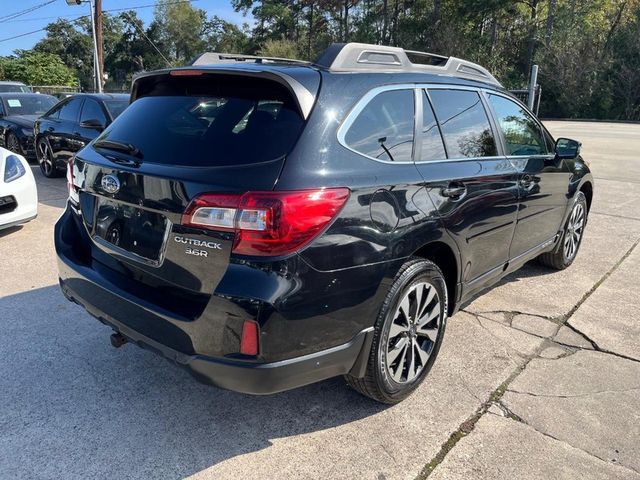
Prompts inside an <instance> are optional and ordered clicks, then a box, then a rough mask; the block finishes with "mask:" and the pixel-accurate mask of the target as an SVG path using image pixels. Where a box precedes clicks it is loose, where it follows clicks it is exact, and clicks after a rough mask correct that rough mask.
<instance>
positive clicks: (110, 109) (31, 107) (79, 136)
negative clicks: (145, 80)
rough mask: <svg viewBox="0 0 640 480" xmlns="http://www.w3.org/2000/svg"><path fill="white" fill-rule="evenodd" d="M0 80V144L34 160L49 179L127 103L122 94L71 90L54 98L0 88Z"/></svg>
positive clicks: (125, 96) (2, 86) (59, 172)
mask: <svg viewBox="0 0 640 480" xmlns="http://www.w3.org/2000/svg"><path fill="white" fill-rule="evenodd" d="M4 83H5V84H3V85H0V87H1V88H0V146H2V147H5V148H7V149H8V150H10V151H12V152H14V153H17V154H19V155H22V156H24V157H25V158H27V159H28V160H37V161H38V163H39V165H40V169H41V170H42V173H43V174H44V175H45V176H46V177H49V178H52V177H57V176H60V175H62V174H63V173H64V168H65V162H66V161H67V160H68V159H69V158H71V157H72V156H73V155H75V153H76V152H78V151H79V150H80V149H81V148H83V147H84V146H85V145H86V144H87V143H89V142H90V141H91V140H93V139H94V138H96V137H97V136H98V134H99V133H100V132H101V131H102V130H104V129H105V128H106V127H107V126H108V125H109V124H110V123H111V122H113V120H114V119H115V118H116V117H117V116H118V115H120V113H122V112H123V111H124V109H125V108H127V106H128V105H129V95H127V94H109V93H103V94H73V95H71V96H68V97H66V98H64V99H62V100H61V101H58V99H57V98H56V97H54V96H51V95H44V94H39V93H29V91H28V90H27V91H24V90H10V91H8V92H7V91H2V90H4V87H6V86H7V85H6V83H7V82H4ZM12 85H13V83H12ZM25 87H26V86H25ZM26 88H28V87H26Z"/></svg>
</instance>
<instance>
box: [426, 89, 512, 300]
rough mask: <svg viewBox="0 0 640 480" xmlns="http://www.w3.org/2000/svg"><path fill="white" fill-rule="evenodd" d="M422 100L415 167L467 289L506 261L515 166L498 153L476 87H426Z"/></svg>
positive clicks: (480, 284)
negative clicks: (449, 238) (458, 257)
mask: <svg viewBox="0 0 640 480" xmlns="http://www.w3.org/2000/svg"><path fill="white" fill-rule="evenodd" d="M421 98H422V104H421V109H422V114H421V115H420V116H419V121H420V119H421V122H422V124H421V125H420V126H419V131H420V132H421V138H420V139H419V140H418V145H419V146H420V148H419V150H418V154H417V156H416V165H417V167H418V170H419V171H420V173H421V174H422V177H423V179H424V182H425V186H426V188H427V191H428V193H429V196H430V197H431V199H432V201H433V203H434V204H435V206H436V208H437V209H438V212H439V213H440V215H441V217H442V220H443V222H444V225H445V227H446V229H447V230H448V232H449V233H450V234H451V235H452V236H453V238H454V240H455V242H456V244H457V245H458V248H459V250H460V255H461V260H462V262H461V265H462V281H463V282H464V283H465V284H466V288H465V292H466V293H467V294H471V293H473V291H476V290H479V289H481V288H483V286H485V285H486V284H487V283H488V282H490V281H491V279H492V278H495V277H497V276H499V275H500V274H501V272H502V270H503V267H504V265H505V264H506V262H507V261H508V259H509V246H510V243H511V239H512V237H513V232H514V228H515V222H516V215H517V207H518V172H517V171H516V169H515V168H514V167H513V166H512V165H511V163H510V162H509V161H508V160H507V159H506V158H505V157H504V156H502V155H501V152H500V151H499V145H498V144H497V142H496V136H495V131H494V127H493V126H492V123H491V121H490V119H489V116H488V115H487V111H486V106H485V104H484V102H483V99H482V96H481V94H480V92H478V91H477V90H475V89H467V88H461V87H459V88H456V87H432V88H429V89H424V90H422V95H421ZM443 139H444V143H443Z"/></svg>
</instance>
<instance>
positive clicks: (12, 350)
mask: <svg viewBox="0 0 640 480" xmlns="http://www.w3.org/2000/svg"><path fill="white" fill-rule="evenodd" d="M548 126H549V127H550V129H551V130H552V132H553V133H554V135H556V136H568V137H573V138H577V139H580V140H582V141H583V144H584V150H583V151H584V156H585V158H587V159H588V160H590V161H591V162H592V165H591V166H592V169H593V171H594V175H595V177H596V182H597V183H596V194H595V199H594V204H593V208H592V213H591V215H590V220H589V225H588V227H587V230H586V237H585V239H584V242H583V246H582V250H581V252H580V254H579V256H578V259H577V260H576V262H575V263H574V265H573V266H572V267H571V268H570V269H568V270H565V271H563V272H551V271H549V270H546V269H543V268H541V267H538V266H536V265H528V266H526V267H525V268H524V269H522V270H521V271H519V272H516V273H515V274H514V275H511V276H510V277H509V278H507V279H505V280H504V281H503V282H501V284H500V285H498V286H497V287H496V288H494V289H492V290H491V291H489V292H487V293H486V294H485V295H483V296H482V297H480V298H479V299H478V300H477V301H476V302H474V303H473V304H471V305H470V306H469V307H467V308H466V309H465V311H464V312H460V313H459V314H458V315H456V316H455V317H453V318H451V319H450V321H449V324H448V327H447V334H446V338H445V341H444V343H443V346H442V349H441V353H440V356H439V358H438V361H437V362H436V364H435V366H434V368H433V370H432V373H431V374H430V376H429V378H428V380H427V382H426V383H425V384H424V385H423V386H422V387H421V388H420V389H419V390H418V391H417V392H416V393H415V394H414V395H412V396H411V397H410V398H409V399H408V400H407V401H405V402H403V403H402V404H400V405H397V406H394V407H384V406H380V405H376V404H373V403H372V402H370V401H368V400H366V399H364V398H362V397H360V396H359V395H357V394H355V393H354V392H352V391H350V390H349V389H348V388H347V387H346V386H345V384H344V382H343V381H342V379H333V380H329V381H326V382H322V383H319V384H317V385H311V386H309V387H305V388H301V389H297V390H294V391H291V392H286V393H282V394H278V395H274V396H270V397H250V396H245V395H240V394H235V393H231V392H225V391H222V390H218V389H215V388H212V387H207V386H203V385H200V384H197V383H195V382H194V381H193V380H192V379H191V377H190V376H189V375H187V374H186V373H185V372H183V371H181V370H179V369H177V368H175V367H173V366H172V365H170V364H169V363H167V362H165V361H164V360H163V359H161V358H159V357H158V356H156V355H154V354H152V353H150V352H146V351H143V350H141V349H138V348H135V347H133V346H131V345H128V346H126V347H124V348H122V349H118V350H115V349H113V348H112V347H111V346H110V345H109V340H108V335H109V333H110V332H109V329H108V328H106V327H104V326H102V325H100V324H99V323H98V322H97V321H95V320H94V319H92V318H90V317H89V316H88V315H87V314H86V313H84V312H83V311H82V310H81V309H80V308H79V307H77V306H75V305H73V304H71V303H69V302H67V301H66V300H65V299H64V298H63V297H62V295H61V294H60V292H59V289H58V287H57V277H56V270H55V262H54V256H53V245H52V228H53V222H54V221H55V219H56V218H57V217H58V215H59V214H60V213H61V207H62V205H63V204H64V199H65V198H66V187H65V185H64V180H47V179H44V178H42V176H40V175H39V174H38V173H36V176H37V178H38V182H39V193H40V202H41V204H40V214H39V217H38V219H37V220H35V221H34V222H31V223H29V224H27V225H25V226H24V227H22V228H19V229H12V230H11V231H9V232H3V233H0V297H1V298H0V312H1V314H0V328H1V329H2V332H3V335H2V336H0V354H1V355H2V358H3V359H4V362H2V364H0V478H104V477H113V478H148V477H153V478H162V479H164V478H167V479H173V478H185V477H190V478H198V479H200V478H203V479H204V478H216V479H218V478H260V479H269V478H274V479H275V478H319V477H324V478H371V479H396V478H407V479H409V478H416V477H420V478H425V477H427V476H430V477H433V478H440V479H442V478H449V479H450V478H461V479H470V478H473V479H476V478H477V479H482V478H487V479H489V478H491V479H492V478H510V479H512V478H576V477H578V476H580V477H584V478H587V479H590V478H594V479H596V478H597V479H603V478H629V479H632V478H640V475H639V474H638V472H640V465H639V464H638V460H637V459H638V458H640V450H639V445H640V432H639V431H638V427H637V425H640V418H638V412H640V362H639V361H638V360H640V344H639V343H638V333H639V332H638V330H639V327H638V325H639V323H640V322H639V321H638V319H639V315H638V314H637V313H636V312H637V311H638V307H640V305H639V304H640V299H639V298H638V295H637V294H636V292H637V290H638V287H639V285H638V284H639V283H640V279H639V276H638V274H637V271H638V263H639V262H640V252H638V249H637V248H636V245H637V243H638V241H640V213H638V211H637V208H636V205H637V200H638V199H639V197H640V161H638V159H637V152H638V151H640V126H638V125H623V124H585V123H578V122H576V123H571V122H561V123H560V122H556V123H551V122H550V123H549V124H548Z"/></svg>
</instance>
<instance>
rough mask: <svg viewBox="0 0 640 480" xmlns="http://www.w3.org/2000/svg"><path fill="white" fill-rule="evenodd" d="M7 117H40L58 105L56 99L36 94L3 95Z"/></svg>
mask: <svg viewBox="0 0 640 480" xmlns="http://www.w3.org/2000/svg"><path fill="white" fill-rule="evenodd" d="M3 103H4V108H5V111H6V112H7V115H42V114H43V113H45V112H47V111H48V110H49V109H50V108H51V107H53V106H54V105H55V104H56V103H58V99H57V98H55V97H51V96H49V95H40V94H37V93H34V94H29V95H16V96H15V97H13V96H10V95H5V97H4V99H3Z"/></svg>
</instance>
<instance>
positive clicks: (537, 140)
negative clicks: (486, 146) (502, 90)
mask: <svg viewBox="0 0 640 480" xmlns="http://www.w3.org/2000/svg"><path fill="white" fill-rule="evenodd" d="M489 101H490V102H491V106H492V107H493V110H494V112H495V114H496V119H497V120H498V124H499V125H500V129H501V130H502V134H503V136H504V141H505V147H506V153H507V155H541V154H545V153H547V146H546V144H545V139H544V137H543V136H542V130H541V129H540V127H539V126H538V124H537V123H536V121H535V120H534V119H533V117H532V116H531V115H529V113H527V111H526V110H525V109H524V108H522V107H521V106H520V105H518V104H517V103H515V102H513V101H511V100H509V99H507V98H504V97H501V96H499V95H489Z"/></svg>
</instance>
